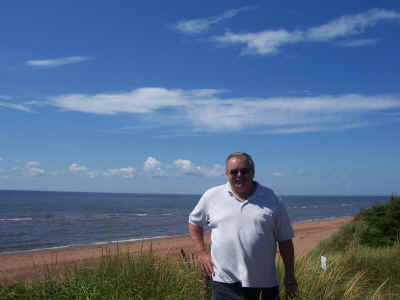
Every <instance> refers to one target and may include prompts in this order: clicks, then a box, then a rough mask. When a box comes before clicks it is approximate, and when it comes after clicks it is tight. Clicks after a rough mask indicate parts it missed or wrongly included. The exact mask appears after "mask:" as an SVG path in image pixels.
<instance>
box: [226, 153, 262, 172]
mask: <svg viewBox="0 0 400 300" xmlns="http://www.w3.org/2000/svg"><path fill="white" fill-rule="evenodd" d="M240 156H244V157H246V159H247V162H248V164H249V166H250V168H251V169H252V171H253V172H254V171H255V165H254V161H253V159H252V158H251V156H250V154H247V153H246V152H234V153H232V154H229V156H228V157H227V158H226V161H225V169H227V166H228V161H229V160H230V159H231V158H234V157H240Z"/></svg>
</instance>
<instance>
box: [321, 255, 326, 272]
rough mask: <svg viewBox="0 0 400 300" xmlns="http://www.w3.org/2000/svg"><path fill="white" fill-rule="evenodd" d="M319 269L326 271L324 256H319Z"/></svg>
mask: <svg viewBox="0 0 400 300" xmlns="http://www.w3.org/2000/svg"><path fill="white" fill-rule="evenodd" d="M321 268H322V269H323V270H326V257H325V256H321Z"/></svg>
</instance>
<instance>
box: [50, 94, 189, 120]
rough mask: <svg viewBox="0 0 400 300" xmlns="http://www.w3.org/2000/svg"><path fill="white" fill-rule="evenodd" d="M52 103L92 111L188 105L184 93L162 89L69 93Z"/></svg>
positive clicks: (145, 110)
mask: <svg viewBox="0 0 400 300" xmlns="http://www.w3.org/2000/svg"><path fill="white" fill-rule="evenodd" d="M51 104H52V105H55V106H58V107H61V108H63V109H65V110H72V111H81V112H88V113H95V114H116V113H136V114H144V113H150V112H152V111H154V110H158V109H162V108H166V107H179V106H185V105H187V99H186V95H185V92H184V91H182V90H167V89H164V88H140V89H136V90H133V91H131V92H128V93H121V94H96V95H85V94H69V95H61V96H57V97H54V98H52V99H51Z"/></svg>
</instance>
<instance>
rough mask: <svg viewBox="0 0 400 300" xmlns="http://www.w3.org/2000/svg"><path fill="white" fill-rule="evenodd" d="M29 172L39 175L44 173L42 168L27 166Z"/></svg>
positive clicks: (32, 174)
mask: <svg viewBox="0 0 400 300" xmlns="http://www.w3.org/2000/svg"><path fill="white" fill-rule="evenodd" d="M29 173H30V175H31V176H40V175H44V174H45V173H46V172H45V170H43V169H40V168H36V167H33V168H29Z"/></svg>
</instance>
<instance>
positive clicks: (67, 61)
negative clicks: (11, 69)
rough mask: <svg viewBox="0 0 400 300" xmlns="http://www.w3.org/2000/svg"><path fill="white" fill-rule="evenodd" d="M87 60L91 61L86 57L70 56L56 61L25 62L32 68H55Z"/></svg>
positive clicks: (55, 59)
mask: <svg viewBox="0 0 400 300" xmlns="http://www.w3.org/2000/svg"><path fill="white" fill-rule="evenodd" d="M86 60H89V58H88V57H85V56H70V57H60V58H54V59H40V60H28V61H26V62H25V64H26V65H28V66H31V67H44V68H53V67H58V66H62V65H68V64H74V63H79V62H83V61H86Z"/></svg>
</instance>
